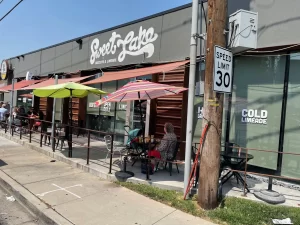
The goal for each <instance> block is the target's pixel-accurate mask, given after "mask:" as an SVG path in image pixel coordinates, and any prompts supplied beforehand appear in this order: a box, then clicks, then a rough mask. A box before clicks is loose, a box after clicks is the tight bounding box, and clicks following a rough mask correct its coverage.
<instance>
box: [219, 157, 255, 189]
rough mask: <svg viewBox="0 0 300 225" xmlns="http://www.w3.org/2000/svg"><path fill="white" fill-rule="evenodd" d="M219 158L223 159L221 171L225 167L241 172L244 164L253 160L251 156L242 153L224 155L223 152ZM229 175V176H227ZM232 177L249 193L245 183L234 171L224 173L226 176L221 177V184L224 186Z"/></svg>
mask: <svg viewBox="0 0 300 225" xmlns="http://www.w3.org/2000/svg"><path fill="white" fill-rule="evenodd" d="M221 156H222V157H223V158H224V161H223V166H222V168H221V171H222V170H223V169H224V168H226V167H229V168H231V169H233V170H243V167H244V166H245V164H246V162H247V161H249V160H251V159H253V158H254V157H253V155H250V154H246V153H243V152H241V153H239V152H230V153H225V152H224V151H222V152H221ZM232 159H234V160H235V161H232ZM229 174H230V176H228V175H229ZM227 176H228V177H227ZM232 176H235V177H236V178H237V180H239V181H240V182H241V183H242V184H243V185H245V187H246V189H247V191H248V192H250V191H249V188H248V185H247V183H245V182H244V179H243V178H242V176H241V175H240V174H239V173H238V172H235V171H229V172H228V173H226V175H225V176H223V179H222V184H225V183H226V182H227V181H228V180H229V179H230V178H231V177H232Z"/></svg>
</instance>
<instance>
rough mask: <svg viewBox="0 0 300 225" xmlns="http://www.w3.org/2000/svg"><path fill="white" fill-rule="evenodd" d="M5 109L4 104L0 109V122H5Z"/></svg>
mask: <svg viewBox="0 0 300 225" xmlns="http://www.w3.org/2000/svg"><path fill="white" fill-rule="evenodd" d="M7 112H8V111H7V109H6V104H3V105H2V107H1V108H0V121H5V120H6V117H5V114H7Z"/></svg>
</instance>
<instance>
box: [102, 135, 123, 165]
mask: <svg viewBox="0 0 300 225" xmlns="http://www.w3.org/2000/svg"><path fill="white" fill-rule="evenodd" d="M104 141H105V145H106V150H107V154H106V157H105V163H106V160H107V157H108V156H109V155H110V154H112V156H114V154H115V153H116V152H117V153H119V154H120V162H121V163H123V162H122V151H126V148H125V147H124V146H117V145H115V143H112V137H111V135H106V136H104ZM111 145H113V151H112V153H111V147H112V146H111ZM103 164H104V162H103Z"/></svg>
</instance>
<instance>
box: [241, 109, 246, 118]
mask: <svg viewBox="0 0 300 225" xmlns="http://www.w3.org/2000/svg"><path fill="white" fill-rule="evenodd" d="M242 117H247V109H243V110H242Z"/></svg>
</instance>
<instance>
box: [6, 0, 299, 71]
mask: <svg viewBox="0 0 300 225" xmlns="http://www.w3.org/2000/svg"><path fill="white" fill-rule="evenodd" d="M228 4H229V5H228V14H229V15H230V14H231V13H233V12H235V11H236V10H238V9H245V10H251V11H255V12H258V23H259V26H258V31H259V32H258V48H264V47H271V46H280V45H289V44H296V43H298V40H297V37H299V35H300V33H299V31H298V29H295V28H296V27H298V25H299V24H300V22H299V18H300V17H299V16H298V12H297V9H298V8H299V7H300V2H299V1H297V0H285V1H282V0H272V1H271V0H260V1H253V0H229V1H228ZM204 8H205V10H206V8H207V3H204ZM282 9H284V10H282ZM201 21H202V24H203V26H202V27H203V29H202V32H201V33H205V20H204V18H202V20H201ZM199 24H200V22H199ZM190 26H191V5H185V6H182V7H179V8H176V9H173V10H169V11H166V12H162V13H160V14H157V15H153V16H150V17H147V18H144V19H141V20H138V21H133V22H132V23H128V24H124V25H121V26H118V27H114V28H111V29H108V30H105V31H100V32H98V33H95V34H91V35H87V36H85V37H80V38H78V39H79V40H82V44H78V43H77V42H76V39H74V40H71V41H67V42H64V43H61V44H57V45H55V46H50V47H48V48H44V49H41V50H38V51H35V52H32V53H28V54H24V55H23V56H24V57H21V56H19V57H14V58H11V59H9V62H10V64H11V65H12V67H14V76H15V77H25V75H26V72H27V71H30V72H31V73H33V74H34V75H37V76H46V75H48V74H50V73H55V72H75V71H78V70H85V69H90V68H104V67H110V66H118V65H128V64H136V63H143V62H167V61H175V60H182V59H184V58H186V57H188V56H189V43H190ZM78 39H77V40H78ZM203 49H204V48H203ZM203 51H204V50H203Z"/></svg>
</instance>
